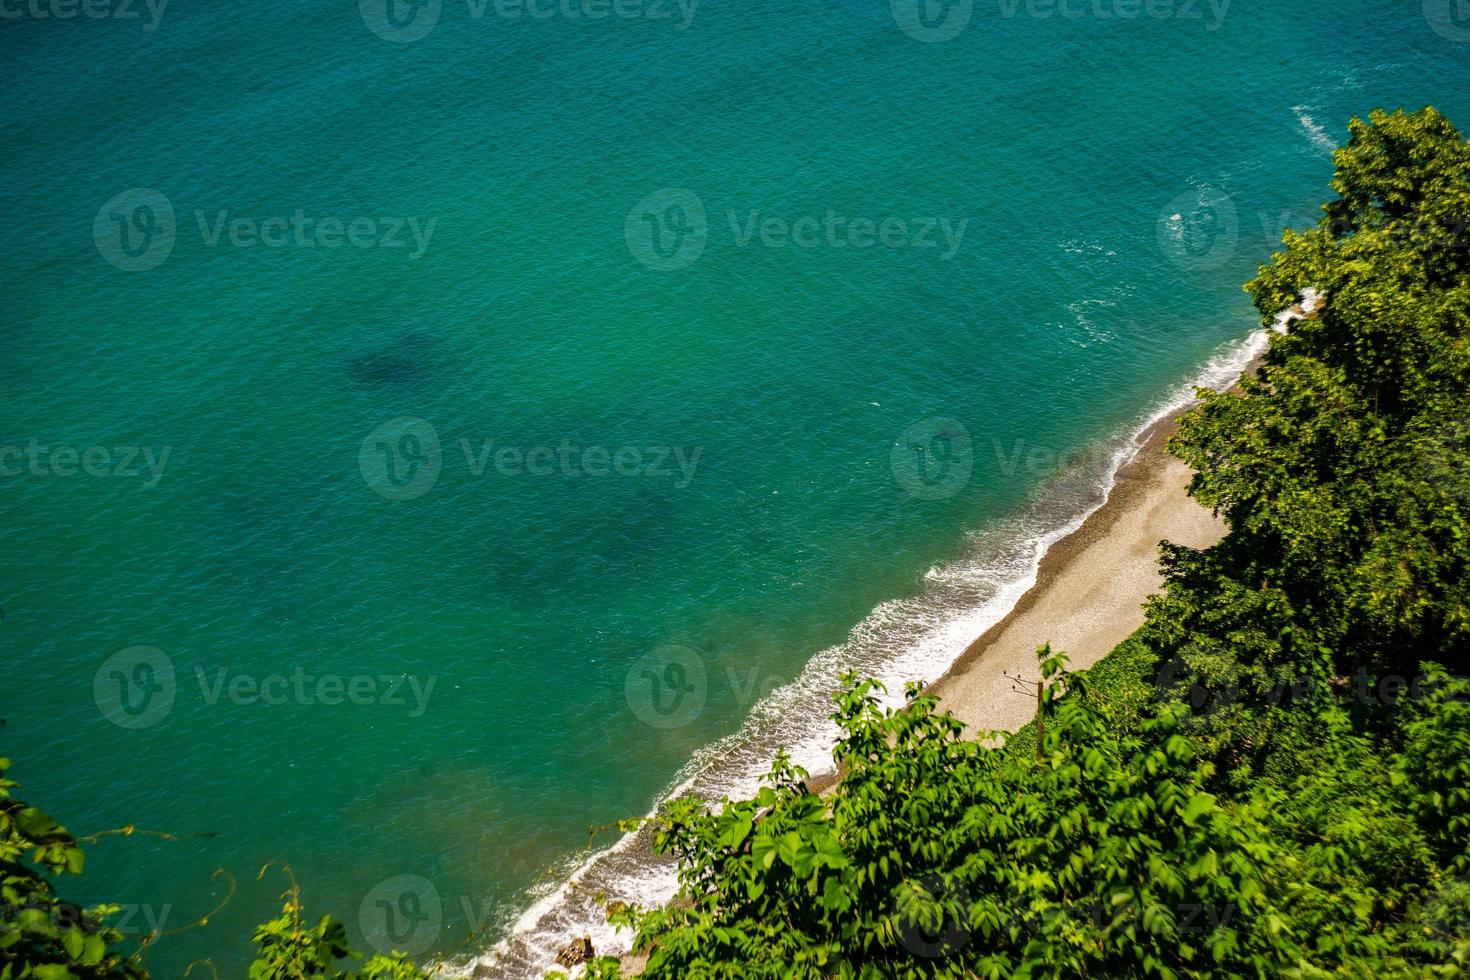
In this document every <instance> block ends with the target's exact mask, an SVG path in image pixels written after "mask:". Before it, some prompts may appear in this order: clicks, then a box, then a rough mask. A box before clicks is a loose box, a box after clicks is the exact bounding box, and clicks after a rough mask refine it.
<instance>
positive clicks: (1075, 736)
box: [589, 109, 1470, 980]
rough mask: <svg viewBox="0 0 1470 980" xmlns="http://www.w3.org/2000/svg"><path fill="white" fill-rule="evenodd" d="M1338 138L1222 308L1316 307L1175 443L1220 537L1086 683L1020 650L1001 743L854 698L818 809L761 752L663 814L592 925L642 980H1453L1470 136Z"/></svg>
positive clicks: (1430, 133)
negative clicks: (626, 883) (1315, 302)
mask: <svg viewBox="0 0 1470 980" xmlns="http://www.w3.org/2000/svg"><path fill="white" fill-rule="evenodd" d="M1351 133H1352V136H1351V139H1350V141H1349V142H1348V144H1347V145H1346V146H1344V147H1343V148H1342V149H1340V150H1339V151H1338V153H1337V156H1336V165H1337V174H1336V177H1335V179H1334V181H1333V189H1334V191H1335V192H1336V193H1337V194H1338V199H1337V200H1335V201H1333V202H1331V203H1330V204H1328V205H1326V206H1325V207H1324V209H1323V210H1324V217H1323V219H1322V221H1321V223H1320V224H1319V226H1318V227H1317V228H1314V229H1312V230H1309V231H1306V232H1303V233H1293V232H1288V233H1287V234H1286V236H1285V249H1284V251H1282V252H1280V253H1278V254H1276V255H1275V256H1273V258H1272V262H1271V264H1270V265H1268V266H1265V267H1263V268H1262V269H1261V270H1260V273H1259V275H1258V276H1257V278H1256V279H1255V280H1254V281H1253V282H1252V283H1250V284H1249V285H1248V287H1247V288H1248V289H1249V290H1251V291H1252V293H1253V294H1254V296H1255V300H1256V304H1257V306H1258V307H1259V308H1260V310H1261V313H1262V314H1263V316H1264V317H1265V318H1266V320H1267V321H1268V322H1269V321H1270V320H1272V319H1274V318H1275V316H1276V315H1277V314H1278V313H1279V312H1280V311H1281V310H1282V309H1284V308H1286V307H1288V306H1290V305H1292V304H1294V303H1296V302H1298V301H1299V300H1300V299H1301V298H1302V297H1303V296H1305V295H1306V293H1307V290H1309V289H1311V290H1315V291H1317V292H1318V293H1320V295H1321V302H1320V305H1319V307H1318V308H1317V310H1316V312H1315V314H1313V315H1312V316H1310V317H1307V318H1305V319H1302V320H1298V321H1297V322H1296V323H1295V324H1294V325H1293V326H1292V327H1291V328H1290V329H1289V330H1288V332H1287V333H1285V334H1283V335H1279V336H1274V337H1273V338H1272V343H1271V347H1270V350H1269V352H1268V353H1267V354H1266V356H1265V358H1264V360H1263V363H1262V365H1261V368H1260V371H1259V373H1258V374H1257V375H1255V376H1251V377H1247V378H1243V379H1242V381H1241V384H1240V385H1239V387H1238V388H1237V389H1236V390H1234V391H1230V392H1226V393H1215V392H1202V393H1201V404H1200V406H1199V407H1198V408H1197V409H1196V410H1194V411H1192V412H1190V413H1188V414H1187V415H1186V416H1185V417H1184V418H1183V419H1182V420H1181V424H1180V428H1179V432H1178V434H1177V435H1176V436H1175V437H1174V438H1173V439H1172V440H1171V443H1170V449H1171V451H1172V452H1174V453H1175V455H1177V456H1179V457H1180V458H1181V459H1183V460H1185V461H1186V462H1188V463H1189V464H1190V465H1191V467H1192V468H1193V469H1194V471H1195V476H1194V479H1193V481H1192V484H1191V493H1192V494H1193V495H1194V496H1195V497H1196V498H1197V499H1198V500H1200V501H1201V502H1202V503H1204V504H1205V505H1206V506H1209V507H1211V508H1214V509H1215V510H1216V511H1217V512H1218V513H1220V514H1222V515H1223V516H1224V517H1225V519H1226V520H1227V522H1228V523H1229V526H1230V532H1229V534H1228V535H1227V536H1226V537H1225V539H1224V540H1223V541H1222V542H1220V543H1219V544H1218V545H1216V546H1214V547H1212V548H1209V549H1207V550H1204V551H1195V550H1191V549H1187V548H1181V547H1176V546H1169V545H1166V546H1165V547H1164V549H1163V556H1162V564H1163V569H1164V572H1165V578H1166V585H1165V588H1164V589H1163V590H1162V592H1161V593H1160V594H1159V595H1157V596H1155V597H1154V598H1153V599H1152V600H1151V601H1150V604H1149V608H1148V617H1147V622H1146V624H1145V626H1144V628H1143V629H1142V630H1141V631H1140V632H1139V634H1138V635H1137V636H1136V637H1135V638H1134V639H1133V640H1131V641H1129V642H1128V643H1127V644H1124V645H1123V646H1122V647H1120V648H1119V650H1118V651H1115V653H1114V654H1113V655H1112V656H1111V657H1110V658H1108V659H1106V660H1104V661H1103V663H1102V664H1101V665H1099V667H1097V668H1094V670H1093V671H1092V672H1091V673H1090V674H1089V675H1072V674H1068V673H1067V672H1066V671H1065V670H1064V668H1063V663H1062V660H1061V658H1060V657H1053V656H1052V655H1051V654H1050V651H1049V649H1047V648H1043V650H1042V663H1041V670H1042V673H1043V676H1044V677H1045V678H1046V681H1047V689H1046V694H1045V696H1044V698H1043V702H1042V705H1041V715H1040V720H1041V721H1044V725H1041V724H1037V725H1032V726H1028V727H1027V728H1026V729H1025V730H1023V731H1022V732H1021V733H1019V734H1018V735H1017V736H1016V737H1015V738H1014V739H1012V740H1010V742H1009V743H1008V744H1002V745H999V746H997V744H996V743H997V741H1000V740H1001V739H1000V736H982V737H981V738H980V739H978V740H976V739H967V738H965V737H964V735H963V733H962V732H961V729H960V726H959V725H958V723H957V722H955V721H954V719H952V718H950V717H949V716H947V715H944V714H940V713H937V711H936V705H935V703H934V701H933V699H931V698H927V697H923V696H921V695H920V692H919V691H918V690H917V689H911V690H910V691H909V692H908V694H909V697H908V700H907V702H906V704H905V706H904V707H902V708H899V709H882V708H880V706H879V701H878V699H877V697H876V695H877V693H878V688H877V686H876V685H875V684H874V682H872V681H861V682H860V681H858V680H857V679H856V678H848V687H847V690H846V691H845V693H844V694H843V695H842V696H841V697H840V698H839V700H838V705H837V712H836V715H835V716H834V717H835V719H836V721H837V722H838V724H839V725H840V726H841V729H842V739H841V741H840V743H839V745H838V746H837V749H836V753H835V755H836V759H837V761H838V763H839V765H840V766H841V768H842V771H843V779H842V781H841V782H840V783H839V784H838V785H837V786H836V788H835V789H834V790H833V791H832V792H831V794H830V795H828V796H819V795H816V794H813V793H812V792H811V791H810V790H809V789H808V787H807V785H806V782H805V773H803V772H801V771H800V770H798V769H795V768H793V767H792V766H791V765H790V764H789V762H788V761H787V760H785V759H784V758H782V759H778V760H777V762H776V764H775V766H774V767H773V769H772V771H771V774H770V776H769V777H768V780H767V781H766V784H765V785H764V786H763V787H762V789H761V790H760V792H759V793H758V794H757V795H756V797H755V798H754V799H751V800H743V801H731V800H726V801H724V802H723V803H722V804H720V805H719V806H718V807H717V808H714V809H710V808H707V807H705V806H703V805H701V804H699V803H698V802H696V801H693V800H681V801H676V802H673V803H670V804H668V805H667V806H665V807H664V808H663V810H662V811H661V812H660V814H659V815H658V817H657V818H656V819H657V826H658V832H657V834H656V846H657V848H658V849H659V850H660V851H661V852H662V853H665V854H668V855H672V856H673V857H675V858H677V859H678V861H679V865H680V869H681V871H680V876H681V878H680V880H681V891H680V894H679V897H678V898H677V900H676V901H674V902H673V903H671V904H670V905H668V906H667V907H664V908H660V909H653V910H637V909H620V910H619V911H618V912H617V914H616V916H615V917H614V921H616V922H618V923H619V924H620V925H624V926H626V927H628V928H629V929H630V930H632V931H633V932H634V933H635V934H636V939H635V942H634V946H635V949H636V950H637V951H638V952H640V953H641V954H644V955H646V956H647V968H646V975H648V976H650V977H653V978H660V977H670V978H681V980H682V978H685V977H700V978H702V977H716V978H724V977H729V978H735V977H811V978H818V977H821V978H828V977H841V978H849V977H853V978H857V977H862V978H867V977H898V978H909V977H1027V976H1084V975H1087V976H1129V977H1143V976H1150V977H1152V976H1158V977H1188V976H1215V975H1220V976H1273V977H1274V976H1298V977H1325V976H1335V975H1347V976H1367V975H1376V976H1463V975H1465V974H1466V973H1467V972H1470V682H1467V681H1465V680H1462V679H1457V677H1456V674H1464V673H1466V672H1467V668H1470V656H1467V654H1470V258H1467V256H1470V250H1467V245H1470V234H1467V228H1470V147H1467V144H1466V143H1465V142H1464V141H1463V140H1462V139H1461V137H1460V135H1459V133H1457V132H1456V131H1455V130H1454V128H1453V127H1451V126H1450V124H1449V123H1448V122H1447V121H1446V120H1445V119H1444V118H1443V117H1441V116H1440V115H1439V114H1438V113H1436V112H1434V111H1433V110H1432V109H1426V110H1423V111H1420V112H1416V113H1412V114H1406V113H1403V112H1396V113H1392V114H1389V113H1384V112H1374V113H1372V114H1370V116H1369V118H1368V120H1367V121H1366V122H1364V121H1360V120H1354V121H1353V123H1352V125H1351ZM1426 661H1433V663H1426ZM1440 664H1442V665H1443V666H1439V665H1440ZM1038 738H1039V739H1040V743H1041V744H1040V749H1041V751H1040V754H1039V757H1038V754H1037V752H1036V751H1035V749H1036V743H1037V740H1038ZM589 975H593V976H605V977H614V976H617V975H618V966H617V965H616V963H615V961H613V960H610V959H604V960H602V961H600V962H599V963H598V964H597V965H596V967H595V970H594V972H592V973H591V974H589Z"/></svg>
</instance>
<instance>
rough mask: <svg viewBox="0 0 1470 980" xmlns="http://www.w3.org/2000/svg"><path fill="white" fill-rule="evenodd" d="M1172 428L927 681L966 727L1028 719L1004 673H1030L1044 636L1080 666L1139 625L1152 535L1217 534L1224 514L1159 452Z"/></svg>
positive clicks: (1031, 706)
mask: <svg viewBox="0 0 1470 980" xmlns="http://www.w3.org/2000/svg"><path fill="white" fill-rule="evenodd" d="M1174 427H1175V424H1174V421H1173V420H1172V419H1171V420H1168V421H1165V422H1161V423H1160V424H1159V425H1157V426H1155V427H1154V428H1153V429H1152V430H1151V431H1150V432H1149V433H1148V434H1147V437H1146V441H1145V443H1144V445H1143V446H1142V447H1141V448H1140V449H1139V451H1138V453H1137V455H1136V456H1134V458H1133V459H1132V460H1131V461H1129V463H1128V464H1127V465H1126V466H1124V467H1123V469H1122V470H1121V471H1120V472H1119V473H1118V478H1117V483H1116V485H1115V486H1114V487H1113V490H1112V493H1110V494H1109V495H1108V500H1107V502H1106V503H1105V504H1103V506H1102V507H1101V508H1099V509H1098V510H1097V511H1096V512H1094V513H1093V514H1092V516H1090V517H1089V518H1088V519H1087V521H1086V522H1085V523H1084V524H1083V525H1082V526H1081V527H1080V528H1079V529H1078V530H1077V531H1076V532H1074V533H1073V534H1070V535H1068V536H1067V537H1066V538H1063V539H1062V540H1061V541H1058V542H1057V543H1056V544H1054V545H1053V546H1052V547H1051V550H1050V551H1048V552H1047V553H1046V556H1045V557H1044V558H1043V559H1042V561H1041V566H1040V568H1039V569H1038V571H1037V577H1036V584H1035V585H1034V586H1032V588H1031V589H1030V590H1029V591H1027V593H1026V594H1025V595H1024V596H1022V597H1021V600H1020V602H1018V603H1017V604H1016V608H1015V609H1013V610H1011V612H1010V614H1009V615H1007V616H1006V617H1005V618H1004V619H1002V620H1001V621H1000V622H998V623H996V624H995V625H994V626H993V627H991V628H990V629H989V630H986V631H985V633H983V634H982V635H981V636H980V637H978V638H977V639H976V640H975V641H974V642H973V643H971V644H970V646H969V648H968V649H967V650H965V652H964V654H962V655H961V656H960V658H959V659H958V660H957V661H955V663H954V666H952V667H951V668H950V669H949V671H948V672H947V673H946V674H945V675H944V676H943V677H941V678H940V679H939V680H938V681H936V682H935V683H934V684H932V685H931V686H930V691H931V692H932V693H934V694H937V695H938V696H939V699H940V704H941V707H942V708H943V709H945V710H947V711H949V712H951V713H952V714H954V716H955V717H957V718H959V719H960V720H961V721H963V722H964V723H965V725H966V727H967V729H968V730H970V731H972V732H973V731H1015V730H1017V729H1018V728H1020V727H1021V726H1022V725H1024V724H1026V722H1028V721H1030V720H1031V717H1032V715H1033V714H1034V713H1035V710H1036V702H1035V701H1034V700H1033V699H1031V698H1028V697H1026V696H1024V695H1021V694H1017V693H1016V692H1015V691H1014V690H1013V687H1012V682H1011V681H1010V680H1009V679H1008V678H1007V677H1006V676H1005V674H1006V673H1010V674H1013V675H1015V674H1019V675H1020V676H1022V677H1024V678H1027V679H1028V680H1035V679H1036V678H1037V676H1038V675H1037V670H1036V648H1037V647H1039V646H1041V645H1042V644H1043V643H1050V644H1051V645H1052V649H1054V650H1061V651H1064V652H1066V654H1067V656H1068V659H1069V661H1070V663H1071V667H1072V669H1073V670H1082V669H1084V668H1087V667H1090V666H1092V665H1093V664H1095V663H1097V662H1098V661H1099V660H1101V659H1102V658H1103V657H1105V656H1107V654H1108V653H1109V652H1110V651H1111V650H1112V649H1113V647H1115V646H1117V645H1118V644H1119V643H1120V642H1122V641H1123V640H1125V639H1127V638H1128V636H1129V635H1130V634H1131V633H1132V632H1133V631H1134V630H1136V629H1137V628H1138V627H1139V626H1141V625H1143V602H1144V600H1145V599H1146V598H1147V597H1148V596H1149V595H1150V594H1151V593H1153V592H1155V591H1157V590H1158V588H1159V586H1160V585H1161V584H1162V583H1163V576H1162V575H1161V574H1160V572H1159V563H1158V547H1159V542H1160V541H1165V540H1167V541H1172V542H1173V543H1175V544H1182V545H1188V546H1189V547H1192V548H1204V547H1208V546H1209V545H1211V544H1214V543H1215V542H1216V541H1219V540H1220V538H1222V537H1224V535H1225V530H1226V528H1225V523H1224V521H1221V520H1219V519H1217V518H1216V517H1215V516H1214V515H1212V514H1211V513H1210V512H1209V511H1208V510H1206V509H1205V508H1203V507H1201V506H1200V505H1199V504H1197V503H1195V501H1194V500H1192V499H1190V497H1189V496H1188V495H1187V494H1186V493H1185V487H1187V486H1188V484H1189V478H1190V474H1191V471H1190V469H1189V467H1187V466H1185V465H1184V464H1183V463H1181V462H1180V461H1179V460H1177V459H1175V458H1174V457H1172V456H1170V455H1169V454H1168V453H1167V452H1165V450H1164V441H1165V440H1166V439H1167V438H1168V436H1169V434H1170V433H1172V432H1173V431H1174Z"/></svg>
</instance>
